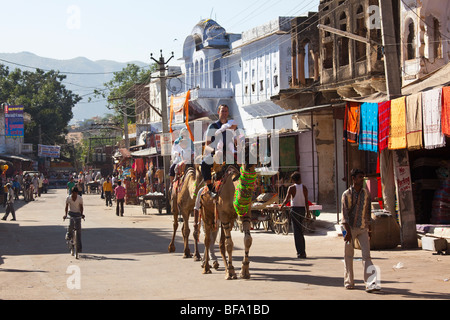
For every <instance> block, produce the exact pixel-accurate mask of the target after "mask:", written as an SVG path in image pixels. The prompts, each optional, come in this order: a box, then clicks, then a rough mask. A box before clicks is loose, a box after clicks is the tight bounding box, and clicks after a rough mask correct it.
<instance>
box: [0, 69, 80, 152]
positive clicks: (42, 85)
mask: <svg viewBox="0 0 450 320" xmlns="http://www.w3.org/2000/svg"><path fill="white" fill-rule="evenodd" d="M65 78H66V76H65V75H62V74H60V73H59V72H58V71H53V70H52V71H48V72H45V71H43V70H40V69H37V70H36V71H35V72H31V71H21V70H20V69H15V70H14V71H12V72H10V71H9V69H8V68H7V67H5V66H3V65H0V101H2V102H6V103H8V104H10V105H23V106H24V112H26V113H28V114H30V115H31V122H30V123H27V124H26V126H25V142H26V143H32V144H35V145H36V144H38V143H39V138H40V137H41V138H42V143H43V144H49V145H52V144H55V143H56V144H62V143H65V140H64V136H63V134H65V133H67V125H68V124H69V122H70V120H71V119H72V118H73V112H72V108H73V107H74V106H75V105H76V104H77V103H78V102H79V101H80V100H81V97H80V96H78V95H76V94H74V93H72V91H70V90H67V89H66V87H65V86H64V84H62V81H63V80H64V79H65ZM39 133H40V134H41V135H39Z"/></svg>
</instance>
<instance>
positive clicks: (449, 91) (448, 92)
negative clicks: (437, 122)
mask: <svg viewBox="0 0 450 320" xmlns="http://www.w3.org/2000/svg"><path fill="white" fill-rule="evenodd" d="M441 114H442V119H441V123H442V133H443V134H445V135H446V136H447V137H449V136H450V87H443V88H442V112H441Z"/></svg>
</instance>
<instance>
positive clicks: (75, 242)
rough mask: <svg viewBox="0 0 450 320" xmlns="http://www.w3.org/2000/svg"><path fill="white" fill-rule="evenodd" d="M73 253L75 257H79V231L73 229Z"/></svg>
mask: <svg viewBox="0 0 450 320" xmlns="http://www.w3.org/2000/svg"><path fill="white" fill-rule="evenodd" d="M72 250H73V251H72V255H73V256H75V259H78V253H79V247H78V231H77V230H74V231H73V238H72Z"/></svg>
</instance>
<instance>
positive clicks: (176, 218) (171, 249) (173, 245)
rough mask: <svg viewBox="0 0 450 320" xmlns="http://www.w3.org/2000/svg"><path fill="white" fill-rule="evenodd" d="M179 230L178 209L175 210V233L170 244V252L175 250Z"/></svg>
mask: <svg viewBox="0 0 450 320" xmlns="http://www.w3.org/2000/svg"><path fill="white" fill-rule="evenodd" d="M177 230H178V212H177V211H176V210H174V211H173V235H172V241H171V242H170V244H169V252H171V253H172V252H175V235H176V233H177Z"/></svg>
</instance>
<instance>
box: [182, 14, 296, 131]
mask: <svg viewBox="0 0 450 320" xmlns="http://www.w3.org/2000/svg"><path fill="white" fill-rule="evenodd" d="M291 19H292V18H290V17H279V18H278V19H276V20H273V21H270V22H268V23H266V24H264V25H262V26H259V27H256V28H253V29H251V30H248V31H246V32H243V33H242V34H240V35H238V34H229V33H226V31H225V29H224V28H222V27H221V26H220V25H218V24H217V23H216V22H215V21H213V20H202V21H200V22H199V23H198V24H197V25H196V26H195V27H194V29H193V30H192V32H191V34H190V35H189V36H188V37H187V38H186V40H185V43H184V47H183V58H182V60H184V64H182V72H183V74H184V79H185V81H184V90H183V91H184V92H186V91H188V90H191V101H190V102H191V103H190V107H192V108H193V109H194V111H195V112H197V113H198V114H201V115H203V116H211V115H216V114H217V107H218V106H219V105H220V104H227V105H228V106H229V107H230V116H231V117H232V118H233V119H235V120H237V122H238V123H239V126H240V127H241V128H243V129H244V130H245V131H246V133H247V134H258V133H265V132H267V130H271V129H273V126H274V123H273V121H272V120H267V119H266V120H263V119H258V117H260V116H264V115H272V114H278V113H281V112H283V111H285V110H284V109H282V108H281V107H279V106H278V105H276V104H274V103H273V102H272V101H271V99H270V98H271V97H272V96H275V95H278V93H279V91H280V90H282V89H288V88H289V81H290V77H291V72H292V71H291V66H290V63H291V52H290V51H291V38H290V33H289V31H290V21H291ZM292 127H293V122H292V117H291V116H286V117H280V118H277V119H276V123H275V128H285V129H291V128H292Z"/></svg>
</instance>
